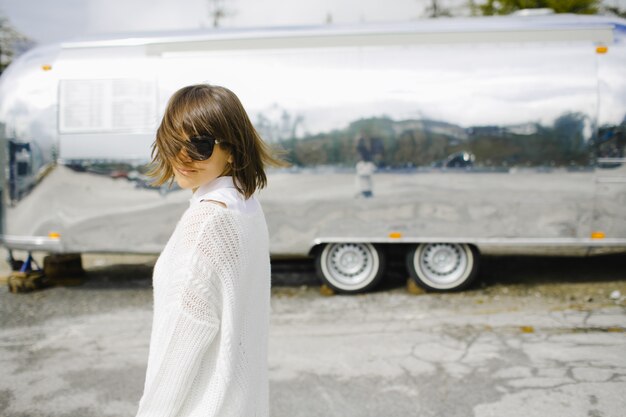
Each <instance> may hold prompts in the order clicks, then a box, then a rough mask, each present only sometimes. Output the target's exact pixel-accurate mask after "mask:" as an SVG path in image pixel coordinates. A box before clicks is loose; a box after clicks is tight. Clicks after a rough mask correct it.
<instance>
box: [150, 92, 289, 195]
mask: <svg viewBox="0 0 626 417" xmlns="http://www.w3.org/2000/svg"><path fill="white" fill-rule="evenodd" d="M197 135H208V136H213V137H214V138H216V139H218V140H219V141H220V143H219V144H218V145H216V146H221V147H223V148H224V149H226V150H228V151H230V153H231V154H232V156H233V162H232V164H230V168H231V172H230V174H231V175H232V176H233V182H234V184H235V187H236V188H237V190H238V191H239V192H241V193H242V194H243V195H244V196H245V197H246V198H248V197H250V196H251V195H252V194H253V193H254V192H255V191H256V190H257V189H259V188H263V187H265V186H266V185H267V177H266V175H265V166H266V165H272V166H283V167H284V166H288V164H287V163H286V162H285V161H283V160H282V159H280V158H279V157H278V156H277V155H278V154H280V153H281V152H280V151H276V150H274V151H273V150H272V149H271V148H270V147H269V146H268V145H267V144H266V143H265V142H264V141H263V139H261V136H260V135H259V134H258V132H257V131H256V129H255V128H254V126H253V125H252V122H251V121H250V118H249V117H248V114H247V113H246V111H245V109H244V108H243V105H242V104H241V102H240V101H239V98H238V97H237V96H236V95H235V93H233V92H232V91H230V90H229V89H228V88H225V87H221V86H216V85H209V84H197V85H190V86H187V87H183V88H181V89H180V90H178V91H176V92H175V93H174V94H173V95H172V97H171V98H170V100H169V102H168V103H167V108H166V109H165V114H164V115H163V120H162V121H161V124H160V126H159V128H158V130H157V134H156V140H155V141H154V143H153V144H152V153H151V157H152V167H151V168H150V170H149V171H148V173H147V175H148V176H151V177H155V178H156V180H155V181H154V182H153V183H152V184H153V185H156V186H159V185H162V184H164V183H165V182H166V181H168V180H170V186H171V184H172V182H173V180H174V171H173V165H184V162H183V161H182V160H181V159H180V156H179V155H180V151H181V149H183V148H184V147H185V145H186V142H188V141H189V138H190V137H192V136H197Z"/></svg>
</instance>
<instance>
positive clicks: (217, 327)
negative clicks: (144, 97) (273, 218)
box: [137, 85, 284, 417]
mask: <svg viewBox="0 0 626 417" xmlns="http://www.w3.org/2000/svg"><path fill="white" fill-rule="evenodd" d="M152 157H153V168H152V170H151V171H150V172H149V175H150V176H153V177H156V181H155V184H156V185H161V184H163V183H165V182H166V181H167V180H170V184H171V181H173V180H174V179H175V180H176V182H177V183H178V185H180V187H182V188H186V189H191V190H192V191H193V194H192V196H191V199H190V200H189V202H190V205H189V208H188V209H187V210H186V211H185V213H184V214H183V216H182V218H181V219H180V220H179V222H178V224H177V225H176V228H175V230H174V232H173V233H172V236H171V237H170V239H169V241H168V242H167V244H166V246H165V248H164V249H163V251H162V253H161V255H160V256H159V258H158V260H157V262H156V264H155V266H154V274H153V287H154V317H153V323H152V334H151V338H150V352H149V356H148V367H147V371H146V379H145V384H144V392H143V396H142V397H141V400H140V402H139V410H138V412H137V417H144V416H146V417H147V416H150V417H159V416H179V417H182V416H203V417H207V416H219V417H228V416H246V417H254V416H260V417H264V416H268V414H269V404H268V401H269V388H268V371H267V338H268V327H269V303H270V263H269V245H268V233H267V226H266V223H265V217H264V215H263V211H262V209H261V206H260V205H259V202H258V201H257V199H256V197H255V191H256V190H257V189H259V188H263V187H264V186H265V185H266V183H267V178H266V175H265V171H264V166H266V165H267V164H270V165H275V166H282V165H284V163H283V162H282V161H281V160H280V159H278V158H276V157H274V156H272V155H271V152H270V150H269V148H268V147H267V145H266V144H265V143H264V142H263V141H262V140H261V138H260V137H259V135H258V134H257V132H256V131H255V129H254V127H253V126H252V123H251V122H250V119H249V118H248V116H247V114H246V112H245V110H244V108H243V106H242V105H241V102H240V101H239V99H238V98H237V96H236V95H235V94H234V93H233V92H231V91H230V90H228V89H226V88H224V87H219V86H212V85H192V86H189V87H185V88H182V89H181V90H179V91H177V92H176V93H175V94H174V95H173V96H172V97H171V99H170V101H169V102H168V105H167V108H166V110H165V115H164V116H163V120H162V122H161V125H160V126H159V129H158V131H157V135H156V141H155V143H154V144H153V147H152Z"/></svg>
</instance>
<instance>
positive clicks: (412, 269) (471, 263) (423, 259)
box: [406, 243, 480, 291]
mask: <svg viewBox="0 0 626 417" xmlns="http://www.w3.org/2000/svg"><path fill="white" fill-rule="evenodd" d="M479 257H480V254H479V252H478V249H477V248H476V247H475V246H473V245H468V244H467V243H421V244H419V245H415V246H412V247H411V248H410V249H409V251H408V252H407V254H406V266H407V269H408V270H409V274H410V275H411V278H412V279H413V280H414V281H415V283H416V284H418V285H420V286H421V287H423V288H426V289H428V290H433V291H458V290H462V289H465V288H467V287H468V286H469V285H470V284H471V283H472V282H473V281H474V279H475V278H476V274H477V272H478V260H479Z"/></svg>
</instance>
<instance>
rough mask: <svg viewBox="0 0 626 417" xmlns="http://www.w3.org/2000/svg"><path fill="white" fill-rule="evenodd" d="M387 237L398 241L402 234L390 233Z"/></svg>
mask: <svg viewBox="0 0 626 417" xmlns="http://www.w3.org/2000/svg"><path fill="white" fill-rule="evenodd" d="M389 237H390V238H391V239H400V238H401V237H402V233H400V232H391V233H389Z"/></svg>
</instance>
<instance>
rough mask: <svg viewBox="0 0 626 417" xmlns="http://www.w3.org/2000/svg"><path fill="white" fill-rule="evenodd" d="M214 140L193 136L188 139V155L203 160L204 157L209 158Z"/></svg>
mask: <svg viewBox="0 0 626 417" xmlns="http://www.w3.org/2000/svg"><path fill="white" fill-rule="evenodd" d="M214 144H215V141H214V140H213V139H212V138H208V137H202V138H197V137H193V138H191V139H189V145H190V150H191V152H190V153H189V156H190V157H191V158H192V159H196V160H200V161H203V160H205V159H209V158H210V157H211V155H212V154H213V146H214Z"/></svg>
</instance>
